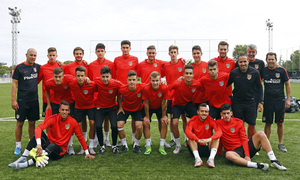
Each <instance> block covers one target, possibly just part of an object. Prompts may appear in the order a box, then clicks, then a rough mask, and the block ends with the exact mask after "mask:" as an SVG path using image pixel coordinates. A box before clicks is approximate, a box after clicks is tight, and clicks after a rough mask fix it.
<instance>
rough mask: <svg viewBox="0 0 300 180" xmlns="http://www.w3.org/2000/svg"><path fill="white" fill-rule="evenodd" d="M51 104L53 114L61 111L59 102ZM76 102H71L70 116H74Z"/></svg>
mask: <svg viewBox="0 0 300 180" xmlns="http://www.w3.org/2000/svg"><path fill="white" fill-rule="evenodd" d="M50 104H51V109H52V114H58V113H59V111H58V110H59V104H56V103H50ZM74 107H75V104H74V103H70V114H69V115H70V116H72V117H74Z"/></svg>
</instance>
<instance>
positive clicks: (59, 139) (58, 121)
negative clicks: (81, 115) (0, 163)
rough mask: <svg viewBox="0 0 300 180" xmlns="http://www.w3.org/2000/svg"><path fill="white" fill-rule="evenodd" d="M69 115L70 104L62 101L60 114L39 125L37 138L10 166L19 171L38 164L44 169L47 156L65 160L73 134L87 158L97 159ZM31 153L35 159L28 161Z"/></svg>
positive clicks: (32, 140) (35, 137)
mask: <svg viewBox="0 0 300 180" xmlns="http://www.w3.org/2000/svg"><path fill="white" fill-rule="evenodd" d="M69 113H70V103H69V102H68V101H61V103H60V105H59V114H55V115H53V116H50V117H49V118H47V119H45V120H44V122H42V123H41V124H39V125H38V127H37V128H36V129H35V136H33V137H32V138H31V139H30V141H29V143H28V145H27V147H26V149H25V151H24V152H23V154H22V156H21V157H20V158H19V159H17V160H16V161H15V162H13V163H10V164H9V165H8V166H9V167H15V169H16V170H18V169H22V168H26V167H28V166H31V165H33V164H34V163H35V162H36V163H37V166H38V165H39V166H41V167H43V166H45V165H46V164H47V157H46V154H47V156H48V157H49V158H50V159H52V160H58V159H61V158H63V157H64V154H65V152H66V151H67V148H68V142H69V140H70V138H71V136H72V134H73V133H75V134H76V136H77V138H78V140H79V142H80V143H81V145H82V147H83V149H84V151H85V154H86V156H85V158H90V159H92V158H95V157H94V156H92V155H90V154H89V151H88V147H87V144H86V142H85V140H84V137H83V135H82V132H81V130H80V127H79V125H78V123H77V121H76V120H75V119H73V118H72V117H71V116H69ZM47 127H49V130H48V135H46V134H45V133H44V132H43V130H44V129H46V128H47ZM35 147H37V149H36V152H35V150H32V149H33V148H35ZM43 149H45V152H47V153H43ZM29 152H30V155H31V156H33V157H34V159H30V160H28V161H27V157H28V155H29Z"/></svg>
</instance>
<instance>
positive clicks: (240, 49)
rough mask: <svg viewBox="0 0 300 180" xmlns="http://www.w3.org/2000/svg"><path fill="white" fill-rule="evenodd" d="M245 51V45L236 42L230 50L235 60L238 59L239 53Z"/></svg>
mask: <svg viewBox="0 0 300 180" xmlns="http://www.w3.org/2000/svg"><path fill="white" fill-rule="evenodd" d="M246 53H247V45H245V44H244V45H242V44H238V45H236V46H235V47H234V50H233V52H232V57H233V59H234V60H235V61H237V60H238V59H239V55H240V54H246Z"/></svg>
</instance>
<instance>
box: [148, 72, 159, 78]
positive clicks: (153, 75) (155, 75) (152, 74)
mask: <svg viewBox="0 0 300 180" xmlns="http://www.w3.org/2000/svg"><path fill="white" fill-rule="evenodd" d="M157 76H160V74H159V72H157V71H153V72H152V73H151V74H150V77H153V78H156V77H157Z"/></svg>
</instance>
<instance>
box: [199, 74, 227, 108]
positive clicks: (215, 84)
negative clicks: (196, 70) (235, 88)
mask: <svg viewBox="0 0 300 180" xmlns="http://www.w3.org/2000/svg"><path fill="white" fill-rule="evenodd" d="M228 79H229V74H227V73H220V72H219V73H218V78H217V79H212V78H211V77H210V75H209V74H207V75H205V76H203V77H202V78H201V79H200V82H201V84H202V88H203V90H204V91H205V93H206V95H207V97H208V102H209V105H210V106H213V107H215V108H221V106H222V105H223V104H224V103H228V104H231V99H230V97H229V96H228V95H227V94H226V93H227V89H226V85H227V81H228Z"/></svg>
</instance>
